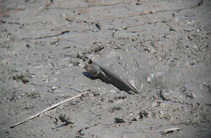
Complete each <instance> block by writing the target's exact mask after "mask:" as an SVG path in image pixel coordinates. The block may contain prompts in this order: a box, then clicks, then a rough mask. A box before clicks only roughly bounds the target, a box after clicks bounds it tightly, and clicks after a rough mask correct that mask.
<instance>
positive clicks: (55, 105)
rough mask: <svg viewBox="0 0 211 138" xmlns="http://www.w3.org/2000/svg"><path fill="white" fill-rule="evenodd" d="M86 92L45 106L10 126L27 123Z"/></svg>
mask: <svg viewBox="0 0 211 138" xmlns="http://www.w3.org/2000/svg"><path fill="white" fill-rule="evenodd" d="M86 93H88V91H85V92H84V93H80V94H78V95H76V96H73V97H70V98H67V99H65V100H63V101H61V102H59V103H56V104H53V105H51V106H50V107H48V108H45V109H44V110H42V111H41V112H39V113H36V114H34V115H32V116H30V117H29V118H26V119H25V120H23V121H21V122H18V123H16V124H14V125H12V126H10V128H14V127H16V126H18V125H20V124H23V123H25V122H27V121H29V120H31V119H34V118H35V117H37V116H39V115H41V114H43V113H45V112H46V111H48V110H51V109H53V108H55V107H57V106H59V105H61V104H63V103H66V102H68V101H70V100H73V99H75V98H77V97H80V96H81V95H82V94H86Z"/></svg>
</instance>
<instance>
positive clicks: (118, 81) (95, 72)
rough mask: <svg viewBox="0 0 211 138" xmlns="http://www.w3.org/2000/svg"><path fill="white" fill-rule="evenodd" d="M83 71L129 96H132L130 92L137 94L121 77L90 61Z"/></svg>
mask: <svg viewBox="0 0 211 138" xmlns="http://www.w3.org/2000/svg"><path fill="white" fill-rule="evenodd" d="M85 69H86V71H87V72H88V73H89V74H90V75H91V76H93V77H96V78H100V79H101V80H102V81H104V82H106V83H111V84H113V85H114V86H116V87H117V88H119V89H120V90H124V91H126V92H128V93H130V94H132V92H133V93H136V94H138V91H137V90H136V88H135V87H133V86H132V85H131V84H130V83H129V82H128V81H127V80H125V79H124V78H123V77H122V76H119V75H117V74H116V73H114V72H113V71H111V70H110V69H108V68H107V67H105V66H103V65H101V64H99V63H96V62H93V61H92V60H90V61H89V62H88V63H86V65H85Z"/></svg>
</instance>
